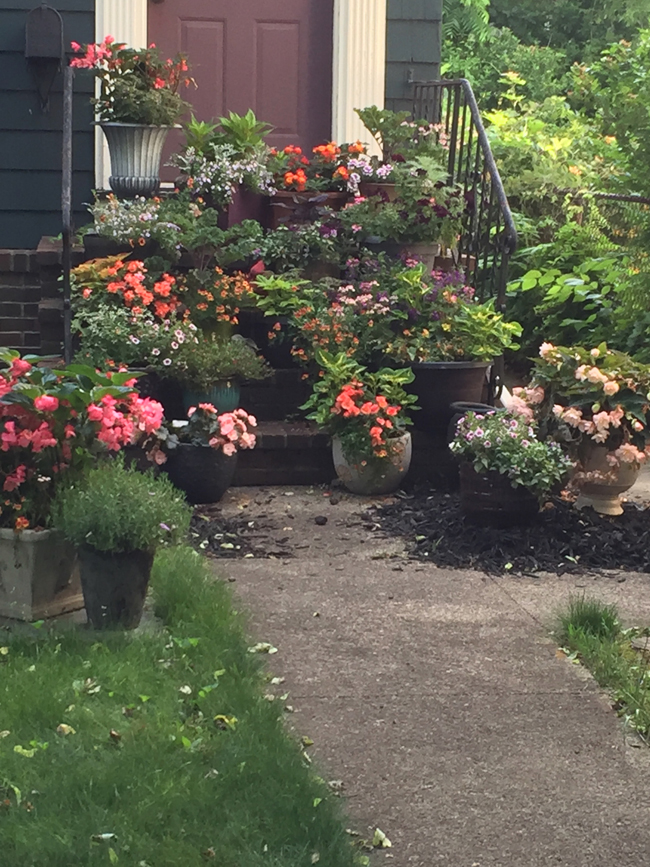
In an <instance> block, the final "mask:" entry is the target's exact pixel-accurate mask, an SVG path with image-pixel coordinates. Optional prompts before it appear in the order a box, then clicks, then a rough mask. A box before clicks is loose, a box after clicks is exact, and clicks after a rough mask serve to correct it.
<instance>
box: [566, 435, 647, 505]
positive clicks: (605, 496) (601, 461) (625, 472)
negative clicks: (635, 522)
mask: <svg viewBox="0 0 650 867" xmlns="http://www.w3.org/2000/svg"><path fill="white" fill-rule="evenodd" d="M608 453H609V452H608V449H607V446H606V445H602V444H600V443H594V444H593V445H591V444H589V446H588V448H587V449H586V452H585V456H584V458H583V460H582V471H583V473H587V474H589V475H592V476H593V477H592V478H588V479H584V480H583V479H580V478H578V479H577V480H576V482H577V487H578V490H579V495H578V499H577V500H576V509H584V508H585V507H587V506H591V507H592V508H593V509H594V510H595V511H596V512H598V513H599V514H601V515H622V514H623V506H622V504H621V494H624V493H625V492H626V491H628V490H629V489H630V488H631V487H632V485H633V484H634V483H635V482H636V480H637V478H638V476H639V472H640V469H641V468H640V466H639V464H637V463H625V462H623V461H621V462H620V463H619V464H618V466H614V467H612V466H611V465H610V464H609V462H608V460H607V455H608Z"/></svg>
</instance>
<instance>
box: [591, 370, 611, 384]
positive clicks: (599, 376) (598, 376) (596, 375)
mask: <svg viewBox="0 0 650 867" xmlns="http://www.w3.org/2000/svg"><path fill="white" fill-rule="evenodd" d="M587 380H588V381H589V382H593V384H594V385H598V384H599V383H601V384H602V383H605V382H608V377H607V374H605V373H603V372H602V370H599V369H598V368H597V367H592V368H591V369H590V370H589V371H588V372H587Z"/></svg>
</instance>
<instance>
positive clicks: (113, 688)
mask: <svg viewBox="0 0 650 867" xmlns="http://www.w3.org/2000/svg"><path fill="white" fill-rule="evenodd" d="M152 583H153V591H154V600H155V611H156V614H157V615H158V617H160V619H161V620H162V622H163V624H164V628H163V629H159V630H157V629H151V630H148V631H146V630H145V631H144V632H139V633H138V634H128V633H122V634H119V633H111V634H105V635H101V634H98V633H94V634H93V633H91V632H90V631H88V630H85V629H75V628H72V627H69V626H68V627H65V628H64V627H59V628H58V629H52V630H49V629H47V630H46V628H45V627H43V628H42V629H41V630H37V631H35V632H34V635H26V634H25V633H22V634H18V635H15V636H14V635H13V634H12V633H8V634H7V635H6V637H4V638H1V637H0V645H3V647H2V648H1V649H0V864H1V865H2V867H77V865H80V867H81V865H83V867H86V865H89V867H90V865H92V867H95V865H102V867H106V865H107V867H110V865H115V864H117V865H125V867H126V865H129V867H131V865H133V867H195V865H196V867H198V865H205V864H214V865H215V867H217V865H218V867H262V865H264V867H310V865H312V864H316V863H318V864H320V865H323V867H348V865H349V867H352V865H353V864H359V863H363V862H365V863H367V859H366V858H365V857H364V856H355V852H354V850H353V848H352V846H351V842H350V837H349V835H348V834H346V832H345V826H344V822H343V818H342V813H341V810H340V801H339V800H338V799H337V798H336V797H334V796H333V795H331V794H330V792H329V790H328V787H327V786H326V784H325V783H324V782H323V781H322V780H320V779H319V778H318V777H317V776H316V775H315V773H314V772H313V770H311V769H310V767H309V765H308V763H307V761H306V759H305V758H304V757H303V752H302V747H301V745H300V744H299V743H298V741H297V739H295V738H292V737H291V736H290V735H288V734H287V732H286V730H285V727H284V725H283V721H282V714H283V710H282V706H283V702H282V701H280V700H275V701H269V700H268V698H265V697H264V696H265V693H266V694H268V693H269V692H271V691H272V690H274V689H275V691H276V692H279V691H281V690H282V687H273V686H272V685H270V684H269V683H268V680H267V679H265V676H264V673H263V671H261V666H260V659H261V657H262V654H259V653H251V652H250V651H249V646H250V645H251V644H253V642H252V641H251V640H249V639H248V638H247V636H246V633H245V631H244V628H243V624H242V618H241V617H240V616H239V615H238V614H237V612H235V611H234V610H233V607H232V601H231V597H230V594H229V592H228V589H227V587H226V586H224V585H223V583H221V582H219V581H214V580H213V579H212V577H211V575H210V572H209V570H208V567H207V566H206V564H205V562H204V560H203V559H202V558H201V557H200V556H199V555H198V554H196V553H195V552H194V551H191V550H190V549H188V548H178V549H172V550H166V551H163V552H162V553H161V554H160V555H159V556H158V558H157V561H156V564H155V567H154V575H153V578H152ZM0 635H4V633H0ZM57 729H58V731H57Z"/></svg>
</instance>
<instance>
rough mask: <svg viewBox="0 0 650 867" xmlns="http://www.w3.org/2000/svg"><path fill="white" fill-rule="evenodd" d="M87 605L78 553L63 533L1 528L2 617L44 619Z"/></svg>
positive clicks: (0, 602)
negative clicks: (83, 592) (80, 575)
mask: <svg viewBox="0 0 650 867" xmlns="http://www.w3.org/2000/svg"><path fill="white" fill-rule="evenodd" d="M83 607H84V600H83V594H82V592H81V582H80V578H79V566H78V564H77V556H76V552H75V550H74V548H73V547H72V545H70V544H69V543H68V542H66V541H65V539H64V538H63V537H62V536H61V534H60V533H58V532H57V531H55V530H23V531H22V532H20V533H15V532H14V531H13V530H7V529H0V617H11V618H13V619H15V620H41V619H43V618H45V617H54V616H56V615H58V614H64V613H66V612H68V611H76V610H78V609H80V608H83Z"/></svg>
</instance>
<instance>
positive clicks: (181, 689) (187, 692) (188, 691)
mask: <svg viewBox="0 0 650 867" xmlns="http://www.w3.org/2000/svg"><path fill="white" fill-rule="evenodd" d="M178 691H179V692H182V693H183V695H192V687H191V686H188V685H187V684H185V686H179V688H178Z"/></svg>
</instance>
